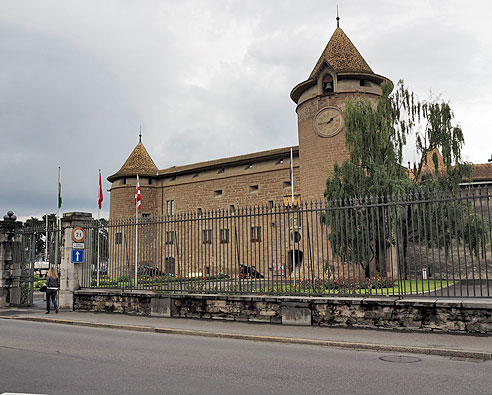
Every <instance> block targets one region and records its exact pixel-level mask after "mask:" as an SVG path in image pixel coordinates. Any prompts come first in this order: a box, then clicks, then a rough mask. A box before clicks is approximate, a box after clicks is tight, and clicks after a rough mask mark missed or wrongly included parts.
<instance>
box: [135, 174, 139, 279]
mask: <svg viewBox="0 0 492 395" xmlns="http://www.w3.org/2000/svg"><path fill="white" fill-rule="evenodd" d="M139 184H140V183H139V179H138V174H137V188H136V190H137V191H138V189H139V186H140V185H139ZM136 193H137V192H136ZM136 193H135V287H136V286H137V284H138V283H137V281H138V280H137V275H138V267H137V259H138V201H137V194H136Z"/></svg>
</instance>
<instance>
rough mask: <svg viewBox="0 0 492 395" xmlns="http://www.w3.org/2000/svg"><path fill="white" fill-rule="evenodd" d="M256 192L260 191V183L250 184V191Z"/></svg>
mask: <svg viewBox="0 0 492 395" xmlns="http://www.w3.org/2000/svg"><path fill="white" fill-rule="evenodd" d="M256 192H258V185H250V186H249V193H256Z"/></svg>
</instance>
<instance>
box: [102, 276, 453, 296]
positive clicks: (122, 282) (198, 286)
mask: <svg viewBox="0 0 492 395" xmlns="http://www.w3.org/2000/svg"><path fill="white" fill-rule="evenodd" d="M221 279H224V278H220V277H214V278H212V277H208V278H196V279H195V278H193V279H178V278H172V277H171V278H170V277H167V276H166V277H165V278H142V279H139V281H138V286H141V287H146V288H149V289H153V288H155V290H156V291H159V290H160V291H163V292H165V291H166V289H160V288H161V287H165V286H166V285H167V286H172V290H173V291H208V290H209V291H212V289H211V287H210V285H209V284H211V283H215V285H217V282H219V283H220V280H221ZM224 280H225V279H224ZM227 280H231V279H227ZM458 282H459V281H457V280H402V281H395V282H388V283H386V281H383V280H373V281H372V282H369V283H365V282H364V280H362V281H360V282H348V283H340V284H339V283H336V282H333V281H323V282H318V283H316V285H315V286H314V287H313V286H312V285H311V284H310V283H309V282H304V283H303V282H301V283H300V284H296V285H292V284H289V283H279V284H276V285H270V286H268V285H267V284H265V285H266V286H265V287H258V284H256V283H255V282H251V283H243V284H242V287H241V291H242V292H240V289H239V287H238V285H237V284H234V285H232V287H226V286H224V288H221V287H219V288H218V289H216V291H217V290H218V291H221V292H224V293H244V292H247V293H258V294H277V295H279V294H280V295H281V294H301V295H319V296H330V295H331V296H337V295H338V296H343V295H350V296H356V295H357V296H364V295H388V296H391V295H417V294H419V295H421V294H423V293H428V292H433V291H436V290H438V289H440V288H446V287H450V286H453V285H455V284H457V283H458ZM134 286H135V284H134V279H129V278H128V277H124V278H119V279H109V278H107V277H105V278H101V280H100V285H99V288H132V287H134ZM92 288H97V287H96V281H95V279H93V280H92ZM216 288H217V287H216ZM226 288H227V289H226Z"/></svg>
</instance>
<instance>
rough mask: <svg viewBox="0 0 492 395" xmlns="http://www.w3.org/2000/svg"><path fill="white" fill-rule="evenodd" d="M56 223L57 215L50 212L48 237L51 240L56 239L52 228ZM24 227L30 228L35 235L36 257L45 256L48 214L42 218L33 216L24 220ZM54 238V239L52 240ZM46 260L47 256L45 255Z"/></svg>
mask: <svg viewBox="0 0 492 395" xmlns="http://www.w3.org/2000/svg"><path fill="white" fill-rule="evenodd" d="M55 225H56V215H55V214H48V238H49V239H50V241H52V240H54V238H53V237H54V236H53V232H51V230H52V229H53V228H54V227H55ZM24 227H26V228H28V229H29V230H30V231H31V232H32V233H33V235H34V246H35V247H34V253H35V257H36V258H38V257H41V256H44V255H43V254H44V252H45V247H46V238H47V237H46V214H45V215H43V217H42V218H41V219H39V218H36V217H31V218H29V219H27V220H26V221H25V222H24ZM51 239H52V240H51ZM44 259H45V260H46V259H47V257H44Z"/></svg>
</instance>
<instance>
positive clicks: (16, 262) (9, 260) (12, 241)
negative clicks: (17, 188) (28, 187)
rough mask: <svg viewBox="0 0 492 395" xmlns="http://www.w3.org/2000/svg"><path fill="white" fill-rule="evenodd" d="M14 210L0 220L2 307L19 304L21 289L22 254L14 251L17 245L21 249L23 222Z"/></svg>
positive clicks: (0, 297)
mask: <svg viewBox="0 0 492 395" xmlns="http://www.w3.org/2000/svg"><path fill="white" fill-rule="evenodd" d="M16 219H17V217H16V216H15V215H14V213H13V212H12V211H9V212H8V213H7V215H5V216H4V217H3V221H0V307H6V306H10V305H19V304H20V299H21V290H20V275H21V267H20V263H21V262H20V256H19V254H15V253H14V249H15V248H16V247H17V248H18V249H19V250H20V240H21V235H20V233H19V232H18V230H19V228H20V227H22V222H18V221H16Z"/></svg>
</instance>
